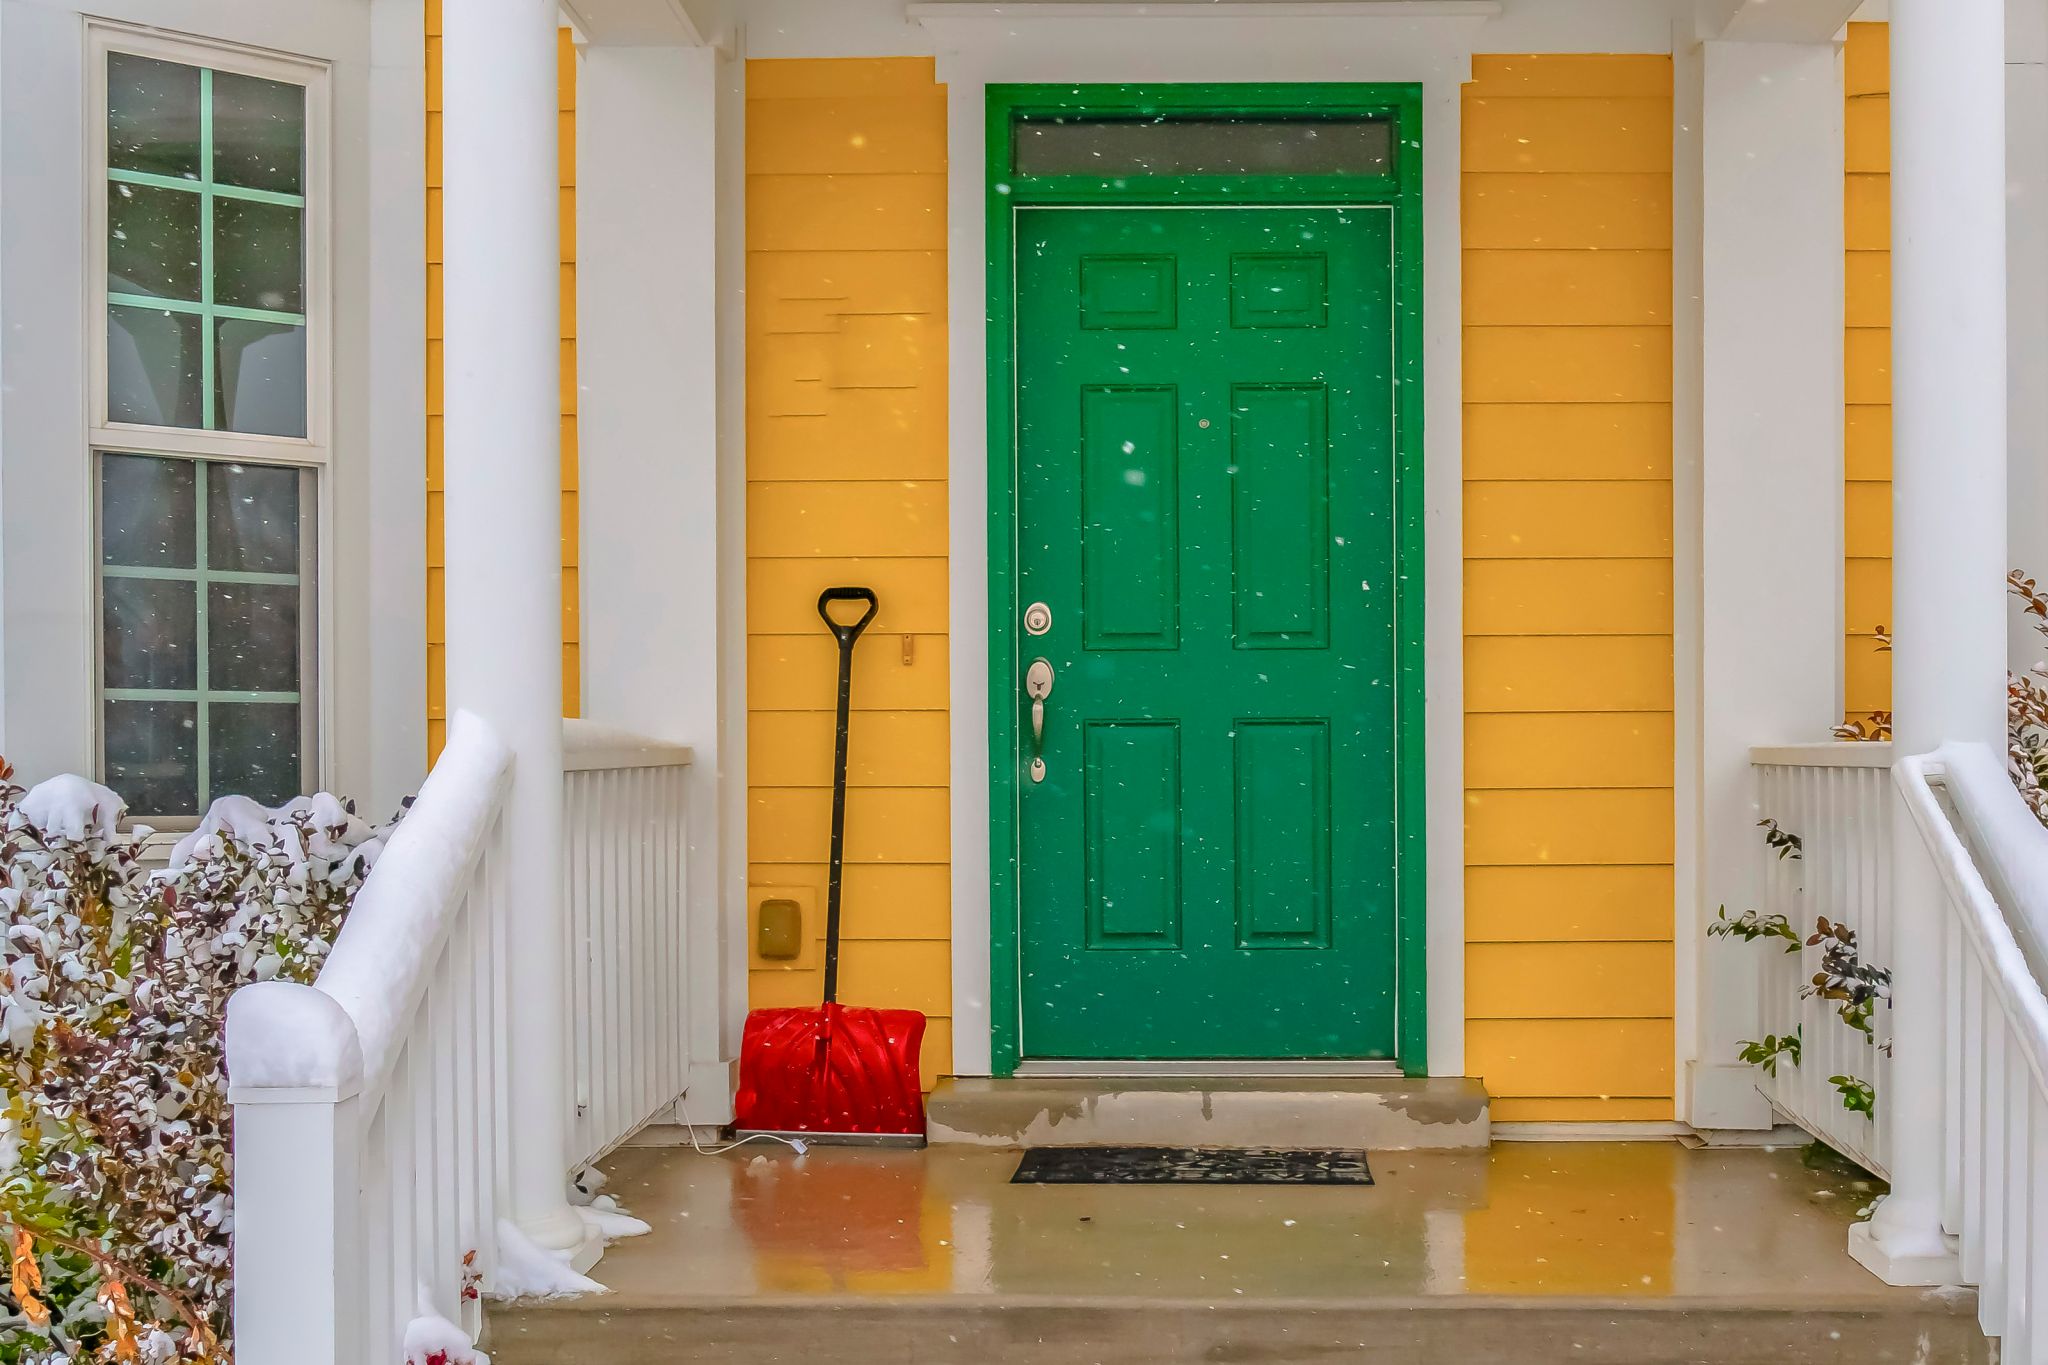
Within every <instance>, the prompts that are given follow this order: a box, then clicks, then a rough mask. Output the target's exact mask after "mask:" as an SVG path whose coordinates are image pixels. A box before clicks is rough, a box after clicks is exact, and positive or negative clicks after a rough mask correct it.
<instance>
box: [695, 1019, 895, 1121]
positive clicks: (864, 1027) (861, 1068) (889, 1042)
mask: <svg viewBox="0 0 2048 1365" xmlns="http://www.w3.org/2000/svg"><path fill="white" fill-rule="evenodd" d="M923 1044H924V1016H923V1015H922V1014H919V1013H918V1012H917V1011H916V1010H872V1009H861V1008H858V1007H854V1006H848V1005H839V1004H830V1005H812V1006H808V1007H805V1008H801V1009H780V1010H755V1011H754V1012H753V1013H751V1014H749V1015H748V1016H747V1031H746V1033H745V1035H744V1036H743V1037H742V1038H741V1040H740V1091H739V1094H738V1096H736V1097H735V1099H734V1107H735V1110H736V1114H735V1119H734V1126H735V1127H738V1128H744V1129H749V1130H752V1131H757V1132H769V1133H891V1134H908V1135H915V1136H920V1137H921V1136H923V1134H924V1094H923V1091H922V1088H921V1087H920V1085H919V1082H918V1066H917V1054H918V1049H919V1048H920V1047H922V1046H923Z"/></svg>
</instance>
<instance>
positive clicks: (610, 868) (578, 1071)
mask: <svg viewBox="0 0 2048 1365" xmlns="http://www.w3.org/2000/svg"><path fill="white" fill-rule="evenodd" d="M689 764H690V750H689V749H687V748H685V747H683V746H682V745H679V744H667V743H663V742H661V741H658V740H651V739H645V738H643V737H641V736H639V735H634V734H630V733H628V732H626V731H623V730H614V729H611V728H609V727H606V726H602V725H597V724H594V723H592V722H590V721H582V720H569V721H564V722H563V723H562V767H563V770H564V771H563V792H562V827H563V838H564V848H563V868H564V872H565V876H566V879H567V893H568V912H569V913H568V921H569V945H568V947H569V1017H570V1020H571V1025H570V1027H571V1030H572V1036H571V1038H570V1045H569V1071H570V1090H569V1093H570V1096H571V1098H572V1099H573V1101H574V1103H575V1110H574V1113H573V1115H572V1116H571V1119H570V1128H569V1147H568V1150H569V1157H570V1160H571V1161H573V1162H575V1163H577V1164H579V1165H580V1164H582V1163H585V1162H589V1161H594V1160H596V1159H597V1158H598V1157H599V1156H602V1155H603V1154H604V1153H605V1152H607V1151H609V1150H610V1149H611V1148H612V1147H614V1146H616V1145H617V1144H618V1143H619V1142H620V1141H621V1140H622V1139H624V1138H626V1137H627V1136H629V1135H630V1134H631V1133H632V1132H633V1131H634V1130H635V1129H637V1128H639V1127H640V1126H641V1125H642V1124H644V1123H646V1122H647V1120H648V1119H650V1118H652V1117H654V1116H655V1115H656V1114H657V1113H658V1112H659V1111H661V1110H662V1109H664V1108H666V1107H667V1106H669V1105H670V1104H672V1103H674V1101H675V1099H676V1097H677V1096H678V1095H680V1094H682V1093H683V1089H684V1086H685V1085H686V1084H687V1083H688V1073H689V1058H688V1054H687V1051H686V1048H685V1041H684V1039H685V1024H686V1004H687V1002H686V999H685V988H686V983H687V981H688V973H687V970H686V969H687V967H688V959H687V956H686V934H685V930H686V929H687V927H688V926H687V924H686V921H685V911H686V907H687V905H688V886H687V877H688V871H689V849H688V847H687V836H688V832H689V831H688V822H687V819H686V815H687V804H686V789H687V782H688V779H689Z"/></svg>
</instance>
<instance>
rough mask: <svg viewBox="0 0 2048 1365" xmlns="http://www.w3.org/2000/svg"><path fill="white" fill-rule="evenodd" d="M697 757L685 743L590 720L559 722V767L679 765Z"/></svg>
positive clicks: (571, 769)
mask: <svg viewBox="0 0 2048 1365" xmlns="http://www.w3.org/2000/svg"><path fill="white" fill-rule="evenodd" d="M695 757H696V755H695V753H694V752H693V751H692V750H691V748H690V746H689V745H687V744H672V743H670V742H669V741H668V740H665V739H652V738H649V737H648V736H646V735H639V734H635V733H633V732H632V731H631V730H622V729H620V728H618V727H617V726H614V725H601V724H599V723H598V722H596V721H592V720H564V721H563V722H562V771H563V772H569V773H582V772H595V771H598V770H600V769H605V768H678V767H684V766H686V765H688V764H689V763H690V762H691V761H693V760H694V758H695Z"/></svg>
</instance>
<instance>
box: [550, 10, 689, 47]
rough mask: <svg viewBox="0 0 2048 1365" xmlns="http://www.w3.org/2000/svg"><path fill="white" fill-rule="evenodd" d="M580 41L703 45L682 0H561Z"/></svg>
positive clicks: (613, 44) (622, 44) (620, 44)
mask: <svg viewBox="0 0 2048 1365" xmlns="http://www.w3.org/2000/svg"><path fill="white" fill-rule="evenodd" d="M561 6H562V15H563V17H564V18H565V19H567V20H568V22H569V26H570V27H571V28H573V29H575V30H576V38H577V41H579V42H583V43H591V44H596V45H599V46H603V47H701V46H703V44H704V39H703V35H702V34H700V33H699V32H698V30H697V25H696V24H695V23H694V22H693V21H692V20H691V18H690V14H689V11H688V10H686V9H684V8H683V3H682V0H561Z"/></svg>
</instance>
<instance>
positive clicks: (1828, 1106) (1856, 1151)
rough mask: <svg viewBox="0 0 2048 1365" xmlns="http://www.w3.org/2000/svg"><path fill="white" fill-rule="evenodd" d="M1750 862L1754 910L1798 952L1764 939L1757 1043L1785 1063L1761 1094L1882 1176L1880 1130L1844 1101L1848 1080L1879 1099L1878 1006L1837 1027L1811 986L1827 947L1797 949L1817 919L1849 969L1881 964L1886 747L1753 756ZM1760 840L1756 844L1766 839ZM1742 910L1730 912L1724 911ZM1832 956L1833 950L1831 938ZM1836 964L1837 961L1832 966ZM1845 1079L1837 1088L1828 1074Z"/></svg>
mask: <svg viewBox="0 0 2048 1365" xmlns="http://www.w3.org/2000/svg"><path fill="white" fill-rule="evenodd" d="M1750 762H1751V763H1752V765H1754V768H1755V772H1756V798H1757V818H1758V820H1759V821H1762V822H1768V823H1765V824H1763V825H1761V826H1760V827H1759V829H1758V831H1757V834H1758V839H1757V850H1758V851H1757V855H1756V856H1758V857H1759V858H1762V859H1763V868H1764V876H1763V887H1764V897H1763V904H1762V906H1760V907H1758V908H1759V911H1760V913H1761V914H1762V915H1763V916H1764V917H1766V918H1770V917H1773V916H1783V917H1784V922H1785V926H1786V928H1787V930H1789V932H1790V933H1792V934H1793V935H1795V936H1796V938H1797V941H1798V943H1799V945H1800V946H1799V948H1798V950H1797V951H1796V952H1793V951H1781V950H1783V949H1790V948H1792V947H1793V944H1792V943H1790V942H1786V941H1784V940H1781V939H1774V938H1766V939H1764V940H1763V941H1762V942H1761V943H1760V944H1759V945H1758V946H1759V947H1760V948H1761V949H1762V950H1763V958H1762V962H1763V966H1762V977H1763V979H1762V983H1761V987H1762V1017H1761V1021H1760V1026H1759V1037H1760V1038H1761V1037H1762V1036H1764V1035H1770V1036H1774V1037H1777V1038H1780V1039H1782V1038H1785V1037H1788V1036H1790V1037H1794V1038H1797V1039H1798V1040H1799V1044H1798V1046H1799V1052H1798V1054H1797V1056H1796V1058H1795V1057H1794V1056H1792V1055H1788V1054H1781V1055H1780V1056H1779V1057H1778V1058H1777V1059H1776V1061H1775V1064H1774V1066H1773V1068H1772V1069H1771V1070H1769V1071H1766V1070H1759V1071H1758V1072H1757V1084H1758V1086H1759V1087H1760V1088H1761V1089H1762V1090H1763V1092H1764V1095H1765V1097H1766V1098H1767V1099H1769V1100H1770V1101H1771V1103H1772V1104H1773V1105H1775V1106H1776V1107H1777V1108H1778V1109H1779V1110H1780V1111H1781V1112H1782V1113H1783V1114H1784V1115H1785V1116H1786V1117H1788V1118H1789V1119H1791V1120H1792V1121H1793V1122H1794V1123H1797V1124H1798V1125H1799V1126H1800V1127H1802V1128H1804V1129H1806V1130H1807V1131H1808V1132H1810V1133H1812V1134H1813V1135H1814V1136H1815V1137H1817V1138H1819V1139H1821V1140H1822V1141H1823V1142H1826V1143H1827V1144H1828V1145H1829V1146H1831V1147H1834V1148H1835V1149H1836V1150H1838V1151H1841V1152H1844V1153H1847V1154H1848V1155H1849V1156H1851V1157H1853V1158H1854V1159H1855V1160H1857V1161H1858V1162H1860V1163H1861V1164H1863V1165H1864V1166H1866V1167H1868V1168H1869V1169H1871V1170H1873V1171H1876V1172H1878V1173H1879V1174H1884V1173H1885V1172H1886V1171H1887V1170H1888V1166H1887V1153H1886V1151H1885V1142H1884V1137H1883V1133H1882V1131H1881V1126H1880V1125H1878V1124H1876V1123H1874V1122H1872V1121H1871V1118H1870V1116H1869V1114H1868V1113H1867V1112H1864V1111H1861V1110H1859V1109H1855V1108H1851V1107H1850V1103H1849V1102H1848V1101H1850V1100H1851V1098H1852V1097H1853V1096H1856V1095H1860V1093H1861V1092H1860V1091H1858V1090H1856V1088H1855V1086H1854V1084H1853V1083H1855V1082H1861V1083H1863V1084H1865V1085H1868V1086H1870V1087H1872V1090H1873V1092H1874V1093H1875V1094H1877V1095H1883V1094H1885V1093H1886V1092H1887V1083H1888V1080H1889V1075H1890V1071H1891V1057H1890V1053H1889V1051H1888V1050H1887V1048H1886V1047H1885V1046H1884V1044H1886V1043H1888V1042H1889V1041H1890V1038H1891V1033H1890V1020H1889V1018H1888V1015H1889V1010H1888V1009H1887V1008H1886V1007H1885V1003H1884V1001H1882V1000H1879V1001H1877V1002H1876V1004H1875V1007H1874V1009H1872V1010H1871V1011H1870V1015H1869V1018H1868V1020H1867V1022H1868V1023H1869V1025H1870V1029H1871V1031H1870V1032H1868V1033H1866V1032H1864V1031H1863V1030H1862V1029H1861V1028H1858V1027H1855V1026H1852V1025H1851V1024H1850V1023H1848V1022H1846V1021H1845V1020H1844V1018H1843V1015H1842V1005H1843V1004H1844V1003H1845V1002H1843V1001H1841V1000H1839V999H1828V998H1824V997H1822V996H1821V995H1818V994H1816V993H1815V992H1814V990H1813V979H1814V976H1815V975H1816V974H1817V973H1821V972H1823V971H1824V970H1825V965H1826V964H1825V959H1826V955H1827V954H1828V952H1829V945H1828V944H1826V943H1822V944H1816V945H1813V946H1810V947H1809V946H1805V944H1806V940H1807V939H1809V938H1811V937H1813V935H1814V933H1815V930H1816V927H1817V925H1818V922H1819V921H1820V920H1822V919H1826V920H1827V921H1828V923H1829V924H1830V925H1839V926H1846V927H1847V929H1848V930H1849V931H1850V932H1852V933H1853V934H1854V935H1855V944H1856V946H1855V952H1856V954H1857V958H1858V960H1859V961H1861V962H1864V963H1868V964H1871V965H1873V966H1876V967H1879V968H1889V967H1890V966H1891V945H1892V942H1893V920H1892V894H1891V775H1890V771H1889V770H1890V767H1891V762H1892V746H1891V745H1889V744H1885V743H1862V744H1855V743H1840V744H1794V745H1784V746H1779V747H1773V748H1767V749H1755V750H1752V751H1751V753H1750ZM1767 834H1768V835H1770V836H1771V837H1769V838H1766V837H1765V836H1766V835H1767ZM1742 908H1746V907H1737V906H1730V907H1728V909H1729V913H1730V914H1734V913H1736V912H1737V911H1738V910H1739V909H1742ZM1833 943H1834V946H1835V949H1836V951H1837V952H1839V951H1840V949H1841V948H1842V947H1843V944H1842V941H1841V940H1840V939H1835V940H1833ZM1838 960H1839V959H1838ZM1837 1077H1841V1078H1845V1082H1846V1084H1845V1083H1844V1082H1838V1081H1837V1080H1836V1079H1835V1078H1837Z"/></svg>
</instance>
